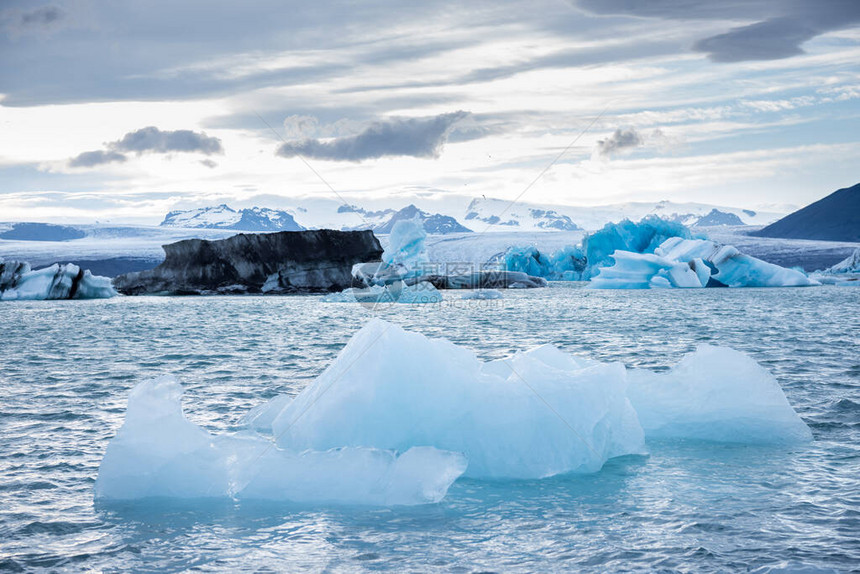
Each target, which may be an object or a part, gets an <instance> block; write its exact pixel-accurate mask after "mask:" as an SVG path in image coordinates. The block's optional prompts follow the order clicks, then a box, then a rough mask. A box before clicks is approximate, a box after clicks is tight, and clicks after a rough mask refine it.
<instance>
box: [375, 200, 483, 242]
mask: <svg viewBox="0 0 860 574" xmlns="http://www.w3.org/2000/svg"><path fill="white" fill-rule="evenodd" d="M416 217H418V218H420V219H421V221H422V222H423V224H424V231H426V232H427V233H429V234H431V235H445V234H448V233H470V232H471V231H472V230H471V229H469V228H468V227H465V226H464V225H461V224H460V222H459V221H457V220H456V219H454V218H453V217H451V216H449V215H442V214H441V213H433V214H431V213H427V212H426V211H422V210H420V209H418V208H417V207H415V206H414V205H411V204H410V205H407V206H406V207H404V208H403V209H401V210H400V211H397V212H395V213H394V214H392V215H391V217H390V218H389V219H388V221H386V222H385V223H384V224H382V225H379V226H377V227H374V228H373V231H374V232H375V233H380V234H386V233H391V229H392V228H393V227H394V224H395V223H397V222H398V221H401V220H403V219H415V218H416Z"/></svg>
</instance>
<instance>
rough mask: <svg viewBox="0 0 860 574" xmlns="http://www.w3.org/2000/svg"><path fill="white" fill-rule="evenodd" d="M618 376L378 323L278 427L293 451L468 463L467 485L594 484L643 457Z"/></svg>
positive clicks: (560, 358)
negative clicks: (455, 458)
mask: <svg viewBox="0 0 860 574" xmlns="http://www.w3.org/2000/svg"><path fill="white" fill-rule="evenodd" d="M625 386H626V380H625V369H624V367H623V366H622V365H620V364H599V363H580V362H577V360H576V359H574V358H572V357H570V356H569V355H566V354H565V353H563V352H561V351H559V350H557V349H555V348H552V347H541V348H539V349H537V350H534V351H531V352H524V353H519V354H517V355H515V356H513V357H512V358H510V359H506V360H502V361H493V362H489V363H483V362H481V361H480V360H479V359H478V358H477V356H476V355H475V354H474V353H473V352H472V351H470V350H468V349H465V348H462V347H458V346H456V345H454V344H453V343H451V342H450V341H447V340H444V339H430V338H427V337H425V336H423V335H420V334H417V333H409V332H406V331H404V330H403V329H402V328H400V327H399V326H396V325H393V324H391V323H387V322H384V321H382V320H379V319H374V320H372V321H371V322H370V323H368V324H367V325H366V326H365V327H364V328H362V329H361V330H360V331H359V332H358V333H357V334H356V335H355V336H354V337H353V338H352V340H351V341H350V342H349V343H348V344H347V346H346V347H345V348H344V349H343V350H342V351H341V353H340V354H339V355H338V357H337V359H336V360H335V361H334V363H333V364H332V365H330V366H329V367H328V368H327V369H326V370H325V371H324V372H323V373H322V374H321V375H320V376H319V377H318V378H317V379H316V380H315V381H314V382H313V383H311V384H310V385H309V386H308V387H307V388H305V389H304V390H303V391H302V392H301V393H300V394H299V395H298V396H297V397H296V398H295V399H293V400H292V401H291V402H290V403H289V404H288V405H287V406H286V407H285V408H284V409H283V411H282V412H281V413H280V414H279V415H278V416H277V417H275V419H274V422H273V424H272V433H273V434H274V436H276V437H278V438H277V442H278V444H279V445H280V446H282V447H283V448H285V449H290V450H298V451H301V450H304V449H313V450H327V449H330V448H334V447H338V446H349V447H374V448H380V449H385V450H396V451H405V450H408V449H410V448H413V447H417V446H433V447H436V448H438V449H440V450H445V451H453V452H460V453H463V454H464V455H465V456H466V458H467V460H468V467H467V470H466V475H467V476H472V477H480V478H541V477H546V476H552V475H556V474H561V473H568V472H595V471H597V470H599V469H600V468H601V467H602V466H603V464H604V463H605V462H606V460H607V459H609V458H611V457H615V456H620V455H625V454H642V453H644V452H645V446H644V436H643V433H642V429H641V427H640V426H639V423H638V421H637V420H636V413H635V412H634V411H633V409H632V407H631V406H630V403H629V401H628V400H627V397H626V394H625Z"/></svg>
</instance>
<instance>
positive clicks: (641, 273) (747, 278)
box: [588, 237, 819, 289]
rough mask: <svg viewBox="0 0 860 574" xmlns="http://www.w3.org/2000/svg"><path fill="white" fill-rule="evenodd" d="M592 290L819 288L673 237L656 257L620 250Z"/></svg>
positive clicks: (735, 254) (723, 248)
mask: <svg viewBox="0 0 860 574" xmlns="http://www.w3.org/2000/svg"><path fill="white" fill-rule="evenodd" d="M612 259H614V260H615V264H614V265H612V266H610V267H604V268H602V269H600V270H599V271H598V273H597V275H596V276H595V277H594V278H593V279H592V280H591V283H590V284H589V286H588V287H589V288H591V289H652V288H701V287H802V286H809V285H819V282H817V281H815V280H813V279H810V278H809V277H807V276H806V275H804V274H803V273H802V272H800V271H797V270H794V269H786V268H785V267H780V266H779V265H774V264H773V263H768V262H766V261H762V260H761V259H756V258H755V257H751V256H749V255H746V254H743V253H741V252H740V251H738V250H737V249H736V248H735V247H733V246H731V245H721V244H719V243H715V242H713V241H708V240H706V239H683V238H681V237H671V238H669V239H666V240H665V241H664V242H663V243H661V244H660V246H659V247H658V248H656V249H655V250H654V253H632V252H628V251H616V252H615V253H613V254H612Z"/></svg>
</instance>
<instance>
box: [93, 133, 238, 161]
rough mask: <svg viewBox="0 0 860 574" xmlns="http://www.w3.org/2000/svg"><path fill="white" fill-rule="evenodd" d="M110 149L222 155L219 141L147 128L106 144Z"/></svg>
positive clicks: (199, 134)
mask: <svg viewBox="0 0 860 574" xmlns="http://www.w3.org/2000/svg"><path fill="white" fill-rule="evenodd" d="M108 147H110V148H111V149H115V150H119V151H126V152H136V153H138V154H141V153H144V152H154V153H169V152H172V151H178V152H199V153H202V154H205V155H212V154H215V153H223V152H224V149H223V148H222V147H221V140H220V139H218V138H215V137H210V136H207V135H206V134H205V133H203V132H200V133H197V132H193V131H191V130H176V131H161V130H160V129H158V128H156V127H154V126H149V127H146V128H141V129H139V130H137V131H134V132H129V133H127V134H125V135H124V136H123V137H122V139H121V140H119V141H116V142H113V143H111V144H108Z"/></svg>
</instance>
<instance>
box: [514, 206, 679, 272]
mask: <svg viewBox="0 0 860 574" xmlns="http://www.w3.org/2000/svg"><path fill="white" fill-rule="evenodd" d="M670 237H679V238H682V239H690V238H691V237H692V235H691V234H690V230H689V229H687V228H686V227H685V226H684V225H683V224H681V223H677V222H673V221H667V220H665V219H662V218H660V217H657V216H654V215H651V216H647V217H644V218H642V220H640V221H639V222H638V223H633V222H632V221H630V220H629V219H624V220H622V221H621V222H619V223H607V224H606V225H604V226H603V228H602V229H600V230H598V231H595V232H594V233H591V234H589V235H586V236H585V238H584V239H583V240H582V246H567V247H563V248H561V249H558V250H557V251H555V252H553V253H552V254H550V255H546V254H544V253H541V252H540V251H539V250H538V249H537V248H536V247H534V246H529V247H511V248H509V249H508V251H507V252H506V253H505V268H506V269H507V270H509V271H521V272H524V273H528V274H529V275H534V276H536V277H544V278H546V279H549V280H552V281H588V280H589V279H591V278H592V277H593V276H594V275H595V274H596V272H597V270H598V269H599V268H601V267H605V266H606V265H608V264H609V259H610V257H611V256H612V254H613V253H615V252H617V251H628V252H632V253H653V252H654V250H655V249H656V248H657V247H658V246H659V245H660V244H661V243H663V242H664V241H665V240H667V239H669V238H670Z"/></svg>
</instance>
